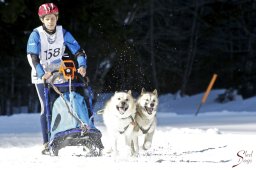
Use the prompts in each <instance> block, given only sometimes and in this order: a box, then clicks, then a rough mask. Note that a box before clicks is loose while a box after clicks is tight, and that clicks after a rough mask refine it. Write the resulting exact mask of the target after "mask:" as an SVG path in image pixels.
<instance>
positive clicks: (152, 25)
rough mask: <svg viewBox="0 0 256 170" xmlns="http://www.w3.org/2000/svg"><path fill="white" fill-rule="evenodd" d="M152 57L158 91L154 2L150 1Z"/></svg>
mask: <svg viewBox="0 0 256 170" xmlns="http://www.w3.org/2000/svg"><path fill="white" fill-rule="evenodd" d="M150 56H151V65H152V73H153V83H154V86H155V88H156V89H157V90H159V88H158V80H157V73H156V63H155V52H154V0H151V1H150Z"/></svg>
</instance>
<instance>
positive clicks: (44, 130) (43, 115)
mask: <svg viewBox="0 0 256 170" xmlns="http://www.w3.org/2000/svg"><path fill="white" fill-rule="evenodd" d="M35 86H36V91H37V95H38V98H39V101H40V104H41V114H40V121H41V130H42V135H43V143H46V142H48V129H47V119H46V104H45V99H44V84H35Z"/></svg>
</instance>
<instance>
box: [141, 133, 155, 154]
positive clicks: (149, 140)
mask: <svg viewBox="0 0 256 170" xmlns="http://www.w3.org/2000/svg"><path fill="white" fill-rule="evenodd" d="M154 132H155V131H152V132H150V133H147V134H146V135H145V140H144V144H143V149H144V150H148V149H149V148H150V147H151V144H152V140H153V135H154Z"/></svg>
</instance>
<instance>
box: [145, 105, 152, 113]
mask: <svg viewBox="0 0 256 170" xmlns="http://www.w3.org/2000/svg"><path fill="white" fill-rule="evenodd" d="M144 108H145V110H146V111H147V112H148V114H149V115H151V114H152V112H153V110H154V108H153V107H147V106H145V107H144Z"/></svg>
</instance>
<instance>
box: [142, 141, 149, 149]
mask: <svg viewBox="0 0 256 170" xmlns="http://www.w3.org/2000/svg"><path fill="white" fill-rule="evenodd" d="M149 148H151V142H145V143H144V145H143V149H144V150H148V149H149Z"/></svg>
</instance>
